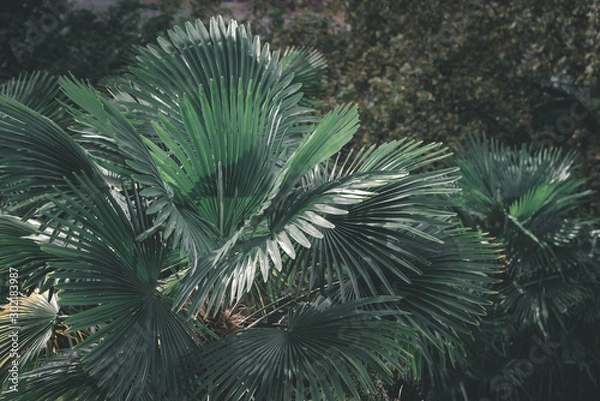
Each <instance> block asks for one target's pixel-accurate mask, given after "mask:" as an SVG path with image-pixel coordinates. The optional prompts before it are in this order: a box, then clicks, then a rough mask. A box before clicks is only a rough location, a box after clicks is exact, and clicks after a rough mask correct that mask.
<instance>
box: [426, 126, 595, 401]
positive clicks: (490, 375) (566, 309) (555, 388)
mask: <svg viewBox="0 0 600 401" xmlns="http://www.w3.org/2000/svg"><path fill="white" fill-rule="evenodd" d="M457 156H458V159H459V166H460V167H461V172H462V174H463V178H462V179H461V180H460V181H459V184H460V186H461V188H462V191H461V195H460V197H461V214H462V217H463V220H464V221H465V222H467V223H468V224H469V225H471V226H473V227H474V228H477V229H479V230H481V231H485V232H489V233H490V234H491V235H492V236H494V237H496V238H497V239H498V241H499V242H500V243H501V244H502V246H503V248H504V255H505V256H504V266H505V269H506V271H505V273H504V275H503V276H502V279H503V281H502V282H501V283H499V284H497V285H495V286H494V287H493V288H494V289H495V290H496V291H498V294H497V295H495V296H492V297H491V298H490V299H491V300H493V301H494V306H493V307H492V308H491V309H490V311H489V315H488V317H487V318H486V319H484V322H483V324H482V326H481V330H480V331H478V332H475V333H474V334H475V336H474V341H473V342H472V343H471V346H467V354H466V355H467V358H466V360H464V361H463V362H462V363H461V364H459V366H462V369H463V371H462V372H460V373H458V372H454V375H452V374H451V375H450V377H451V378H452V379H448V381H447V382H446V384H445V385H443V386H441V385H439V384H437V385H435V388H436V389H438V391H440V390H439V389H440V388H444V390H441V391H440V396H441V395H442V394H444V399H450V398H448V397H447V394H450V392H451V389H453V388H454V391H455V393H454V397H455V398H454V399H461V398H462V396H461V395H460V392H459V389H458V388H457V387H456V386H458V385H462V386H464V388H465V389H466V390H464V391H467V393H468V394H469V397H474V398H475V399H477V397H484V396H486V397H490V398H491V399H494V400H495V399H506V397H510V398H509V399H511V400H512V399H514V400H532V401H533V400H539V399H544V400H563V399H566V398H569V397H572V398H574V399H590V398H586V397H590V396H591V394H597V393H598V390H599V388H598V386H599V383H598V382H597V377H598V373H599V372H600V352H599V351H600V348H599V345H600V344H599V343H598V338H597V336H595V335H594V334H592V333H596V332H597V331H598V329H599V328H600V315H599V314H598V310H599V309H598V307H599V306H600V305H599V303H598V302H599V299H598V294H599V293H600V269H599V266H598V263H597V261H598V257H599V253H598V248H597V247H595V246H594V244H593V241H594V235H597V230H596V231H594V227H595V226H597V220H596V221H594V220H589V219H585V218H579V217H577V215H578V212H579V210H578V209H579V208H580V206H581V204H582V203H583V202H584V201H585V197H586V196H587V195H588V194H589V191H585V190H584V189H583V186H584V183H585V180H581V179H578V178H577V177H576V174H577V172H576V169H575V168H574V159H575V156H574V154H573V153H568V154H562V153H561V152H560V151H559V150H557V149H552V148H550V149H541V150H533V149H532V148H531V147H529V146H522V147H520V148H518V149H510V148H507V147H505V146H502V145H500V144H499V143H498V142H497V141H495V140H487V139H485V137H484V138H483V139H474V138H472V139H471V142H470V143H469V144H468V145H467V146H465V147H464V148H461V149H459V150H458V154H457ZM467 343H468V342H467ZM438 380H439V379H438ZM575 383H576V384H575ZM446 386H447V387H446ZM446 391H447V392H446Z"/></svg>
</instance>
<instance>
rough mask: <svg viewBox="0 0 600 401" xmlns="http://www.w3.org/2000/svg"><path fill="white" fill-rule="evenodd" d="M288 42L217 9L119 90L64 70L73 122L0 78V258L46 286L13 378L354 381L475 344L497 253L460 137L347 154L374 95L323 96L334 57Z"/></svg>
mask: <svg viewBox="0 0 600 401" xmlns="http://www.w3.org/2000/svg"><path fill="white" fill-rule="evenodd" d="M284 54H285V56H283V57H280V55H279V53H278V52H271V51H270V49H269V46H268V45H262V44H261V41H260V40H259V38H258V37H255V36H253V35H252V34H251V31H250V27H249V26H238V24H237V23H236V22H235V21H231V22H229V23H227V24H226V23H225V22H224V21H223V20H222V19H221V18H216V19H212V20H211V22H210V26H209V27H208V29H207V28H206V27H205V26H204V25H203V24H202V23H201V22H200V21H197V22H195V23H187V24H185V26H181V27H176V28H175V29H173V30H171V31H169V32H168V34H167V36H165V37H160V38H159V39H158V42H157V44H152V45H148V46H147V47H145V48H141V49H139V50H138V52H137V64H135V65H133V66H132V67H130V68H129V72H128V74H127V75H126V76H125V77H124V78H123V79H122V80H121V81H119V82H118V83H116V84H115V85H114V86H112V87H111V88H110V95H109V96H105V95H103V94H102V93H101V92H99V91H97V90H95V89H94V88H93V87H92V86H90V85H86V84H84V83H81V82H79V81H78V80H76V79H75V78H73V77H63V78H60V79H59V84H60V88H61V90H62V92H63V93H64V94H65V96H66V98H67V100H65V101H62V102H61V104H62V105H63V107H65V108H67V109H68V111H69V113H70V115H71V116H72V118H73V123H72V124H70V125H69V129H68V130H66V129H65V128H64V127H63V126H61V125H60V124H57V123H56V122H54V121H53V120H52V119H51V118H49V117H47V116H44V115H43V114H41V111H42V110H44V107H46V106H45V105H38V104H37V103H35V102H29V101H28V100H27V99H23V98H21V99H19V100H20V101H19V100H16V99H15V98H14V96H11V95H10V93H8V95H3V96H0V116H1V117H0V134H1V135H0V188H2V193H3V196H4V197H5V203H4V205H5V206H4V214H3V215H0V244H1V246H0V271H1V273H2V275H3V277H4V276H6V277H8V274H10V272H18V277H17V282H18V285H19V289H20V291H21V293H22V294H23V296H24V297H25V298H19V299H20V302H23V303H24V304H27V303H32V304H33V303H37V304H40V305H45V307H44V308H38V309H40V310H41V309H43V311H44V313H40V314H39V319H40V322H38V323H36V324H33V323H30V325H31V326H32V327H34V328H36V330H35V331H26V332H25V331H23V332H21V333H19V341H22V344H24V345H26V344H35V345H36V347H35V348H27V351H26V352H27V354H26V355H27V359H25V357H23V356H21V358H24V359H18V360H19V361H21V362H22V363H21V364H20V365H19V366H20V379H21V381H20V383H19V388H18V390H19V391H18V392H15V391H10V392H6V391H5V393H4V398H7V399H28V400H29V399H52V400H108V399H114V400H156V399H160V400H169V399H173V400H181V399H202V400H294V399H295V400H301V399H302V400H303V399H312V400H317V399H327V400H335V399H339V400H343V399H347V397H354V398H358V397H359V392H362V393H365V392H366V393H368V392H374V391H375V390H376V388H375V385H374V378H375V377H377V378H380V379H383V380H387V381H388V382H389V381H391V380H393V379H394V377H395V375H398V374H402V375H404V376H406V377H418V376H419V372H420V369H421V366H420V365H421V364H422V363H423V362H422V361H425V360H428V359H429V360H430V359H431V358H430V354H431V352H430V351H427V350H435V351H433V352H441V353H448V354H449V355H450V357H453V356H454V355H455V354H456V353H458V352H460V341H459V338H460V337H461V336H464V335H468V334H469V333H471V332H472V331H473V330H474V327H475V326H474V325H476V324H477V322H478V321H479V320H480V318H481V316H482V315H483V314H484V313H485V305H486V304H487V301H486V300H485V299H484V297H483V295H485V294H486V293H487V292H488V291H489V290H488V288H489V287H490V286H491V283H493V282H494V279H493V278H492V277H490V276H489V275H491V274H495V273H497V271H498V267H497V264H496V263H495V262H494V259H495V258H496V254H497V253H496V249H495V248H494V247H492V246H491V245H489V244H488V243H487V241H485V240H484V238H483V237H482V236H481V235H479V234H477V233H474V232H471V231H468V230H465V229H463V228H460V227H459V226H458V224H457V219H456V216H455V215H454V213H452V212H449V208H450V206H451V204H452V203H451V199H450V195H451V194H452V193H454V192H455V191H456V185H455V182H456V180H457V179H458V176H457V169H456V168H447V169H437V170H436V169H433V168H432V163H434V162H436V161H438V160H441V159H443V158H445V157H447V156H448V155H449V152H448V151H447V149H446V148H444V147H442V146H441V145H440V144H431V145H422V144H420V143H415V142H411V141H408V140H400V141H395V142H391V143H388V144H384V145H381V146H378V147H375V146H373V147H370V148H367V149H362V150H359V151H357V152H356V154H355V155H352V154H351V155H350V156H348V157H347V158H345V157H344V158H343V157H341V156H339V152H340V150H341V149H342V147H343V146H344V145H345V144H346V143H347V142H348V141H349V140H350V138H351V137H352V136H353V135H354V134H355V132H356V131H357V129H358V114H357V110H356V108H355V107H354V106H352V105H342V106H340V107H338V108H336V109H334V110H333V111H331V112H329V113H327V114H326V115H324V116H319V115H318V113H317V112H316V111H315V110H313V109H311V108H310V107H308V106H309V105H310V103H309V102H306V100H305V99H304V98H303V93H302V92H301V90H302V88H303V87H308V88H314V87H315V85H317V84H318V80H319V79H320V77H321V76H322V75H321V73H319V71H322V69H323V67H324V63H323V62H322V60H321V61H320V59H319V57H315V54H314V53H311V52H310V51H305V50H302V49H301V50H297V49H296V50H292V51H290V52H287V53H284ZM299 68H301V69H302V71H299V72H301V73H296V74H294V73H293V71H295V69H299ZM306 68H308V69H314V71H312V72H310V71H308V72H310V73H307V70H306ZM49 79H50V78H48V77H46V78H44V81H45V80H49ZM26 80H27V78H21V81H19V82H20V83H15V85H21V86H24V87H28V85H27V84H26V83H24V81H26ZM30 93H32V94H34V93H36V91H33V90H32V91H30ZM336 155H337V156H336ZM46 291H47V292H46ZM54 302H56V303H54ZM46 304H48V305H52V307H50V306H47V305H46ZM53 305H56V306H57V307H58V309H56V308H54V309H53ZM50 311H52V314H53V317H50V316H49V313H48V312H50ZM33 316H34V313H33V311H32V313H31V314H28V315H27V316H22V317H21V316H19V318H18V322H21V319H23V320H24V319H25V318H27V319H28V320H27V321H28V322H29V319H30V317H31V319H33ZM35 316H38V315H35ZM41 320H43V321H41ZM64 328H67V330H66V331H64V330H63V329H64ZM66 340H68V341H66ZM7 341H8V340H5V339H4V337H3V338H2V340H0V349H1V350H2V352H3V354H2V355H3V356H4V352H5V350H7V349H9V348H10V345H9V344H8V343H7ZM49 343H52V344H53V345H48V344H49ZM42 344H46V345H48V346H47V347H46V348H45V349H46V351H45V353H44V352H42V347H41V345H42ZM425 351H427V352H425ZM22 352H25V350H22ZM3 368H4V369H6V364H5V365H4V367H3ZM3 372H6V370H3ZM399 372H400V373H399Z"/></svg>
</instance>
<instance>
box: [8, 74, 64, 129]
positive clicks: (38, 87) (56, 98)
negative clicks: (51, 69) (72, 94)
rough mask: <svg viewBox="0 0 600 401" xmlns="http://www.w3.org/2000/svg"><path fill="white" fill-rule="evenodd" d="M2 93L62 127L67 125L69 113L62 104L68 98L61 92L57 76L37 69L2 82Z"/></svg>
mask: <svg viewBox="0 0 600 401" xmlns="http://www.w3.org/2000/svg"><path fill="white" fill-rule="evenodd" d="M0 94H1V95H4V96H6V97H9V98H11V99H14V100H16V101H18V102H20V103H22V104H23V105H25V106H27V107H29V108H30V109H32V110H35V111H36V112H38V113H40V114H42V115H44V116H46V117H48V118H49V119H50V120H52V121H54V122H56V123H57V124H58V125H59V126H61V127H64V126H65V125H66V122H67V115H66V113H65V111H64V107H63V105H62V104H61V101H64V100H66V99H65V98H64V96H63V95H62V94H61V93H60V88H59V87H58V84H57V82H56V78H54V77H52V76H50V75H48V74H46V73H43V72H41V71H36V72H33V73H24V74H22V75H19V76H18V77H17V78H13V79H11V80H9V81H7V82H4V83H3V84H1V85H0Z"/></svg>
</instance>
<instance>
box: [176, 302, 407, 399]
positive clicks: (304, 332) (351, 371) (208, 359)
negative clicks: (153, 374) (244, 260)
mask: <svg viewBox="0 0 600 401" xmlns="http://www.w3.org/2000/svg"><path fill="white" fill-rule="evenodd" d="M395 300H396V298H393V297H387V298H386V297H381V298H374V299H371V300H358V301H354V302H348V303H345V304H341V305H339V304H335V303H333V302H332V301H331V300H330V299H327V298H319V299H317V300H315V301H314V302H312V303H307V304H304V305H301V306H299V307H298V308H296V309H295V310H294V311H292V312H290V314H289V317H287V319H285V323H283V324H281V326H280V327H274V328H261V329H249V330H246V331H244V332H242V333H239V334H237V335H233V336H231V337H227V338H225V339H223V340H219V341H216V342H213V343H210V344H208V345H207V346H205V347H203V348H202V350H201V351H200V352H199V353H197V354H194V355H193V356H191V361H195V360H202V361H203V364H202V366H201V367H200V369H198V368H197V367H196V366H198V365H195V364H193V362H192V365H190V366H189V369H191V370H190V371H188V374H189V373H190V372H193V373H194V376H192V379H191V381H192V383H194V384H195V385H196V386H198V388H196V389H195V392H196V395H201V397H202V398H206V397H210V398H212V397H215V396H216V397H224V398H225V399H228V400H257V401H258V400H292V399H297V400H303V399H307V398H308V399H312V400H344V399H346V395H347V394H348V393H350V394H352V395H353V396H355V397H358V388H361V389H364V390H374V389H375V387H374V384H373V379H372V376H371V374H372V373H373V372H372V371H370V370H369V369H368V368H367V366H368V367H369V368H371V369H373V370H374V372H376V373H377V374H378V375H379V376H380V377H382V378H387V379H388V380H389V379H390V378H391V374H392V371H391V368H395V369H402V368H403V366H404V365H405V364H406V363H407V361H408V360H409V359H410V355H408V354H407V353H406V352H405V351H404V349H405V347H406V345H407V343H408V342H409V341H410V339H411V338H412V330H411V329H410V328H409V327H407V326H405V325H403V324H400V323H397V322H395V321H394V320H393V319H388V318H386V317H388V316H391V315H397V314H398V312H397V311H387V310H371V309H368V307H370V306H373V305H375V304H381V303H385V302H394V301H395ZM392 350H393V351H392ZM390 351H392V352H390ZM192 388H193V387H192Z"/></svg>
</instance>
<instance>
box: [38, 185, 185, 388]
mask: <svg viewBox="0 0 600 401" xmlns="http://www.w3.org/2000/svg"><path fill="white" fill-rule="evenodd" d="M80 188H81V189H80ZM71 191H73V192H75V193H76V194H77V198H78V199H79V200H83V204H82V202H81V201H74V200H73V199H72V198H71V197H70V196H69V195H68V194H67V193H66V192H63V191H60V190H57V195H56V196H55V197H54V198H53V199H52V201H53V203H54V204H55V206H56V207H57V208H58V209H60V210H61V211H62V214H61V216H64V215H66V217H59V216H57V215H52V214H50V213H48V217H49V218H50V219H52V220H53V221H57V222H58V223H59V236H58V237H59V238H60V239H57V240H55V241H54V242H52V243H50V244H48V245H45V246H43V247H42V249H43V250H44V251H45V252H48V253H49V254H50V255H53V256H55V257H58V258H60V259H61V260H60V261H58V262H55V263H54V267H55V268H56V272H55V273H53V277H54V278H56V279H57V280H59V283H58V284H57V288H58V290H59V294H60V298H61V305H72V306H79V307H84V309H83V310H82V311H80V312H77V313H75V314H73V315H72V316H70V317H69V318H68V319H67V320H66V322H65V323H66V324H68V325H69V326H70V331H77V330H82V329H92V330H93V331H94V334H92V335H91V336H89V337H88V338H87V339H86V340H85V341H84V342H82V343H81V344H80V345H79V346H78V347H86V346H88V347H90V351H89V352H87V353H86V354H85V356H84V357H82V363H83V366H84V367H85V370H86V371H87V372H88V373H89V374H90V375H91V376H92V377H94V378H96V379H97V380H98V382H99V384H100V385H106V386H109V387H111V390H110V394H111V396H112V397H114V398H116V399H121V398H127V397H131V395H132V394H137V393H138V392H143V391H144V389H146V388H148V386H149V383H153V385H152V386H151V387H153V388H155V389H156V391H158V393H157V394H155V396H157V397H162V395H163V394H166V393H168V392H169V391H172V390H173V389H175V388H177V385H176V384H175V383H176V382H177V377H176V376H175V375H174V373H173V369H174V367H175V366H176V364H177V360H178V358H179V357H181V356H182V355H184V354H187V353H189V352H190V351H191V350H192V349H193V348H194V347H195V341H196V340H195V334H194V333H193V331H192V329H191V328H190V327H189V325H188V324H187V323H185V322H184V321H183V319H182V318H180V317H179V316H178V315H177V314H175V313H173V312H172V311H171V304H170V302H169V300H168V299H166V298H165V297H164V296H163V295H161V293H160V292H159V290H158V286H159V281H158V280H159V277H160V274H161V272H162V270H163V269H164V268H165V267H166V266H165V265H167V263H168V262H169V261H170V259H169V250H168V249H167V248H165V246H164V244H163V243H162V242H161V239H160V237H159V236H158V235H154V236H152V237H150V238H148V239H146V240H144V241H142V242H138V241H137V240H136V237H137V236H138V235H139V234H140V232H139V231H140V230H142V229H144V228H145V227H146V226H147V225H148V224H149V221H145V222H144V220H145V219H147V217H146V215H145V213H144V212H143V211H140V212H137V211H136V210H137V208H138V207H141V205H135V204H133V203H131V202H130V201H127V200H126V201H127V202H128V209H129V212H127V213H126V211H125V210H123V209H121V206H120V203H119V202H118V201H117V200H116V199H114V198H111V197H107V196H106V194H103V193H102V192H101V191H100V190H98V189H96V188H95V187H94V185H93V183H92V182H91V180H89V179H88V178H87V177H81V178H79V177H78V178H77V182H76V183H73V184H71ZM133 219H141V221H140V222H138V223H133V222H132V220H133ZM122 372H136V374H134V375H124V374H123V373H122ZM128 394H129V395H128Z"/></svg>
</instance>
